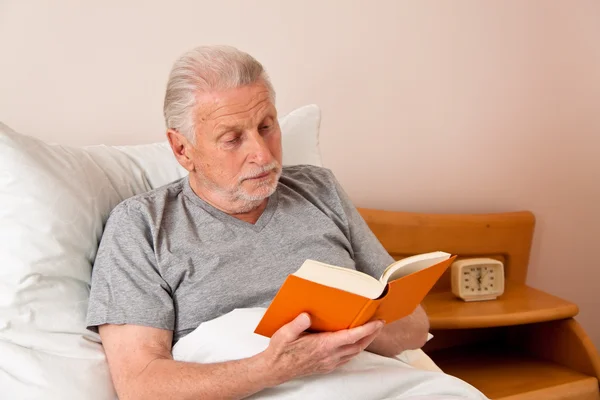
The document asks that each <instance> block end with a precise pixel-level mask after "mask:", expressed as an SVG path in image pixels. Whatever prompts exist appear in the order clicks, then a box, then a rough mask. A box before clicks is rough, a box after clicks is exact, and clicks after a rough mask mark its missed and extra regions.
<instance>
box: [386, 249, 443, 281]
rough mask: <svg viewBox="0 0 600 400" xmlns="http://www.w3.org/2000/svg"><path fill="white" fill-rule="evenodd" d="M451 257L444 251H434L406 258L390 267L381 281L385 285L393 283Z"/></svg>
mask: <svg viewBox="0 0 600 400" xmlns="http://www.w3.org/2000/svg"><path fill="white" fill-rule="evenodd" d="M450 256H451V254H449V253H445V252H443V251H434V252H432V253H424V254H418V255H415V256H411V257H407V258H404V259H402V260H399V261H397V262H395V263H393V264H392V265H390V266H389V267H388V268H387V269H386V270H385V271H384V272H383V275H382V276H381V278H380V281H381V283H383V284H385V283H387V282H391V281H393V280H394V279H398V278H402V277H403V276H406V275H410V274H412V273H413V272H417V271H420V270H422V269H425V268H428V267H431V266H432V265H435V264H437V263H440V262H442V261H444V260H447V259H448V258H450Z"/></svg>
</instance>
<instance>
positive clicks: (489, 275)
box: [460, 265, 501, 296]
mask: <svg viewBox="0 0 600 400" xmlns="http://www.w3.org/2000/svg"><path fill="white" fill-rule="evenodd" d="M499 274H500V269H499V268H497V267H496V266H492V265H477V266H466V267H464V268H463V269H462V272H461V273H460V286H461V288H462V292H463V293H464V294H465V295H475V296H478V295H486V294H494V293H497V292H498V290H499V289H500V287H501V282H500V279H501V277H500V276H499Z"/></svg>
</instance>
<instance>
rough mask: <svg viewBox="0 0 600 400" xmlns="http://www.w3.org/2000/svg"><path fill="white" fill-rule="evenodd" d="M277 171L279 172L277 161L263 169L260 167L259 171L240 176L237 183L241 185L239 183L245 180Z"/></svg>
mask: <svg viewBox="0 0 600 400" xmlns="http://www.w3.org/2000/svg"><path fill="white" fill-rule="evenodd" d="M278 170H279V163H278V162H277V161H273V162H272V163H271V164H267V165H265V166H263V167H260V169H258V170H256V171H253V172H252V173H249V174H246V175H244V176H242V177H241V178H240V179H239V182H240V183H241V182H243V181H245V180H246V179H253V178H256V177H258V176H260V175H262V174H264V173H266V172H271V171H273V172H277V171H278Z"/></svg>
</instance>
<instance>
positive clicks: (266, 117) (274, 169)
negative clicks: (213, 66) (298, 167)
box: [190, 83, 282, 212]
mask: <svg viewBox="0 0 600 400" xmlns="http://www.w3.org/2000/svg"><path fill="white" fill-rule="evenodd" d="M197 102H198V103H197V104H199V105H200V106H199V107H198V110H197V114H196V127H197V128H196V143H195V146H194V148H193V151H192V152H191V154H190V158H191V161H192V162H193V165H194V171H192V173H191V177H192V179H196V186H198V188H199V189H200V190H201V191H203V192H205V194H207V195H208V197H210V198H212V199H215V198H218V199H219V201H221V202H223V201H224V202H226V203H228V204H227V206H228V207H231V210H237V212H246V211H248V209H251V208H253V207H255V206H256V204H257V203H261V202H262V201H263V200H264V199H266V198H267V197H269V196H270V195H271V194H272V193H273V192H274V191H275V188H276V187H277V182H278V180H279V176H280V175H281V157H282V156H281V130H280V128H279V123H278V121H277V111H276V109H275V106H274V105H273V103H272V101H271V98H270V95H269V91H268V89H267V87H266V86H265V85H264V84H262V83H257V84H253V85H249V86H244V87H240V88H236V89H228V90H223V91H217V92H211V93H203V94H201V95H200V96H198V98H197ZM206 191H208V193H206Z"/></svg>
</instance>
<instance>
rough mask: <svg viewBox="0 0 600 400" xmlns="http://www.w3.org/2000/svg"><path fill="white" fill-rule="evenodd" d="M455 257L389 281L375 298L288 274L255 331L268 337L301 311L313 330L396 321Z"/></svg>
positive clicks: (415, 302) (407, 313) (409, 312)
mask: <svg viewBox="0 0 600 400" xmlns="http://www.w3.org/2000/svg"><path fill="white" fill-rule="evenodd" d="M455 258H456V256H452V257H450V258H448V259H447V260H445V261H442V262H439V263H437V264H435V265H432V266H431V267H428V268H425V269H422V270H420V271H416V272H413V273H411V274H409V275H406V276H403V277H401V278H398V279H395V280H393V281H391V282H388V283H387V285H386V289H385V290H384V292H383V294H382V295H381V296H380V297H379V298H377V299H369V298H367V297H363V296H360V295H358V294H355V293H351V292H348V291H344V290H340V289H337V288H333V287H330V286H326V285H322V284H319V283H316V282H313V281H310V280H307V279H303V278H300V277H297V276H295V275H289V276H288V277H287V278H286V280H285V282H284V283H283V285H282V286H281V288H280V289H279V291H278V292H277V295H276V296H275V298H274V299H273V301H272V302H271V304H270V305H269V307H268V308H267V310H266V311H265V314H264V315H263V317H262V319H261V321H260V322H259V324H258V325H257V327H256V329H255V330H254V332H255V333H257V334H259V335H263V336H266V337H269V338H270V337H271V336H272V335H273V334H274V333H275V332H276V331H277V330H278V329H279V328H281V327H282V326H283V325H285V324H287V323H288V322H291V321H292V320H293V319H294V318H296V317H297V316H298V315H299V314H300V313H302V312H307V313H308V314H309V315H310V316H311V326H310V331H312V332H324V331H327V332H331V331H337V330H341V329H348V328H352V327H355V326H359V325H362V324H365V323H366V322H368V321H371V320H374V319H382V320H385V321H386V323H390V322H393V321H396V320H398V319H400V318H403V317H406V316H407V315H409V314H411V313H412V312H413V311H414V310H415V309H416V308H417V306H418V305H419V304H420V303H421V302H422V301H423V299H424V298H425V296H426V295H427V293H429V291H430V290H431V288H432V287H433V285H434V284H435V283H436V282H437V281H438V279H439V278H440V277H441V276H442V274H443V273H444V271H446V269H447V268H448V267H449V266H450V265H451V264H452V262H453V261H454V259H455Z"/></svg>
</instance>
